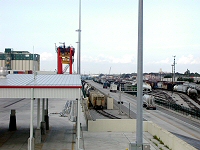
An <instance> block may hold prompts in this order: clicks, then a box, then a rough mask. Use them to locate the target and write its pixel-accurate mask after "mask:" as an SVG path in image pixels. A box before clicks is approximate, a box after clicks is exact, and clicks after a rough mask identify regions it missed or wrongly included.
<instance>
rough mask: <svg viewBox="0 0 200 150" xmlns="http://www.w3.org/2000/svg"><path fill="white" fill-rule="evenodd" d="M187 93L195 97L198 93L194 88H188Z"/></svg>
mask: <svg viewBox="0 0 200 150" xmlns="http://www.w3.org/2000/svg"><path fill="white" fill-rule="evenodd" d="M187 95H189V96H190V97H191V98H196V97H197V95H198V93H197V90H196V89H193V88H188V90H187Z"/></svg>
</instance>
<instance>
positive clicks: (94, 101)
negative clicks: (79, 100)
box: [83, 82, 106, 109]
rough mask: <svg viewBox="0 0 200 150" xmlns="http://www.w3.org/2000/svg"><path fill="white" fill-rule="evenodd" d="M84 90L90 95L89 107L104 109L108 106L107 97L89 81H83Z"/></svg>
mask: <svg viewBox="0 0 200 150" xmlns="http://www.w3.org/2000/svg"><path fill="white" fill-rule="evenodd" d="M83 87H84V89H83V90H84V91H85V93H86V96H87V97H88V100H89V101H88V102H89V104H88V107H92V108H94V109H103V108H105V107H106V97H105V95H103V94H102V93H100V92H99V91H98V90H96V89H95V88H94V87H93V86H91V85H90V84H88V83H87V82H83Z"/></svg>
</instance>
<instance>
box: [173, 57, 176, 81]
mask: <svg viewBox="0 0 200 150" xmlns="http://www.w3.org/2000/svg"><path fill="white" fill-rule="evenodd" d="M173 57H174V82H175V74H176V73H175V64H176V62H175V57H176V56H173Z"/></svg>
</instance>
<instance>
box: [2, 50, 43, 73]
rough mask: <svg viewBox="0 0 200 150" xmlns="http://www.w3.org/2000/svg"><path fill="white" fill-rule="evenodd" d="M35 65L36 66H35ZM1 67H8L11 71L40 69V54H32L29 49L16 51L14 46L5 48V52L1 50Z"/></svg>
mask: <svg viewBox="0 0 200 150" xmlns="http://www.w3.org/2000/svg"><path fill="white" fill-rule="evenodd" d="M34 66H35V67H34ZM0 67H7V70H10V72H9V73H11V74H12V73H17V72H13V71H23V72H25V71H28V70H34V68H35V70H36V71H39V70H40V55H39V54H31V53H30V52H28V51H14V50H13V48H5V52H4V53H1V52H0Z"/></svg>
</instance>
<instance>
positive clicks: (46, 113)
mask: <svg viewBox="0 0 200 150" xmlns="http://www.w3.org/2000/svg"><path fill="white" fill-rule="evenodd" d="M48 101H49V100H48V98H47V99H46V109H45V111H44V121H45V123H46V130H49V115H48Z"/></svg>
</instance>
